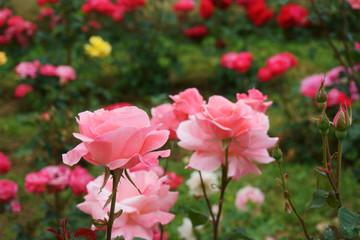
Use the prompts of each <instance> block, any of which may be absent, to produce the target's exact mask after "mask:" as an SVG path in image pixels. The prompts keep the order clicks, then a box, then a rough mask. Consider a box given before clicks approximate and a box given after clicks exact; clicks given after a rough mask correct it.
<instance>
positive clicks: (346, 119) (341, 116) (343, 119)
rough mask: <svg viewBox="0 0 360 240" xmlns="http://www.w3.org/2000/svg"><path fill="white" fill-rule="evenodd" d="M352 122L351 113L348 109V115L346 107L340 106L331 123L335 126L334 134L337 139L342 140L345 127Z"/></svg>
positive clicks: (345, 131) (345, 130) (345, 133)
mask: <svg viewBox="0 0 360 240" xmlns="http://www.w3.org/2000/svg"><path fill="white" fill-rule="evenodd" d="M351 123H352V114H351V110H350V115H349V113H348V109H347V108H346V109H345V108H344V106H342V105H341V106H340V109H339V111H338V112H337V114H336V116H335V117H334V120H333V125H334V127H335V135H336V138H337V139H338V140H343V139H344V138H345V137H346V135H347V129H348V128H349V127H350V126H351Z"/></svg>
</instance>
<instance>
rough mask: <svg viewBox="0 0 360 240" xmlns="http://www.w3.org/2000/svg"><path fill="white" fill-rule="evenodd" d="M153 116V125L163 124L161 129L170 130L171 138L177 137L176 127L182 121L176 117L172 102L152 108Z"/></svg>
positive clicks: (151, 121)
mask: <svg viewBox="0 0 360 240" xmlns="http://www.w3.org/2000/svg"><path fill="white" fill-rule="evenodd" d="M151 115H152V118H151V120H150V123H151V124H152V125H158V124H161V126H160V127H159V129H165V130H169V131H170V135H169V139H177V136H176V129H177V127H178V126H179V124H180V121H179V120H178V119H177V118H176V115H175V113H174V108H173V105H172V104H170V103H164V104H161V105H159V106H157V107H155V108H152V109H151Z"/></svg>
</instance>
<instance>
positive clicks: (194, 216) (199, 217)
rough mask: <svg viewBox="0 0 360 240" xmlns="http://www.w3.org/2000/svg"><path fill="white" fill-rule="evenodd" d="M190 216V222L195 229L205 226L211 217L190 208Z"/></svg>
mask: <svg viewBox="0 0 360 240" xmlns="http://www.w3.org/2000/svg"><path fill="white" fill-rule="evenodd" d="M188 215H189V218H190V220H191V222H192V225H193V227H196V226H199V225H203V224H205V223H206V222H207V221H208V219H209V217H208V216H207V215H206V214H204V213H202V212H199V211H197V210H195V209H193V208H190V209H189V210H188Z"/></svg>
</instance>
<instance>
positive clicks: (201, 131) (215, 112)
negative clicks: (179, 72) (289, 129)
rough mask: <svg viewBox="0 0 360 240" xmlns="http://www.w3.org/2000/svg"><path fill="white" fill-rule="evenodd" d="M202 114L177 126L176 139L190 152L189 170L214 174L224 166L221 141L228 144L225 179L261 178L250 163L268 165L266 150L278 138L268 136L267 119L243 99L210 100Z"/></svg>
mask: <svg viewBox="0 0 360 240" xmlns="http://www.w3.org/2000/svg"><path fill="white" fill-rule="evenodd" d="M204 108H205V111H204V112H203V113H198V114H196V115H194V116H192V117H190V120H188V121H185V122H182V123H180V125H179V127H178V130H177V132H176V133H177V135H178V137H179V139H180V142H179V145H180V146H181V147H182V148H185V149H188V150H193V151H195V153H193V154H192V156H191V158H190V162H189V164H188V166H187V167H188V168H193V169H197V170H199V171H215V170H216V169H218V168H219V167H220V166H221V165H222V164H225V151H224V150H223V148H222V140H225V139H231V141H230V142H229V147H228V148H229V158H228V163H229V168H228V176H229V177H232V178H233V179H234V180H238V179H239V178H240V177H242V176H244V175H246V174H250V173H253V174H260V173H261V172H260V170H259V169H258V168H257V167H256V165H255V164H254V163H253V162H252V161H255V162H259V163H269V162H272V161H273V158H272V157H270V156H269V153H268V151H267V148H270V147H273V146H274V145H275V143H276V141H277V138H270V137H269V136H268V135H267V131H268V130H269V119H268V117H267V116H266V115H265V114H264V113H262V112H258V111H254V110H253V109H252V108H251V107H250V106H249V105H247V104H246V103H245V102H244V101H243V100H242V99H240V100H238V101H237V102H236V103H233V102H231V101H229V100H228V99H226V98H224V97H222V96H212V97H210V99H209V101H208V103H207V105H206V106H205V107H204Z"/></svg>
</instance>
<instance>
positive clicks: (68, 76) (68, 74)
mask: <svg viewBox="0 0 360 240" xmlns="http://www.w3.org/2000/svg"><path fill="white" fill-rule="evenodd" d="M55 73H56V76H58V77H59V78H60V83H61V84H65V83H67V82H68V81H69V80H70V81H74V80H75V79H76V72H75V69H74V68H73V67H71V66H64V65H61V66H58V67H57V68H56V71H55Z"/></svg>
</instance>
